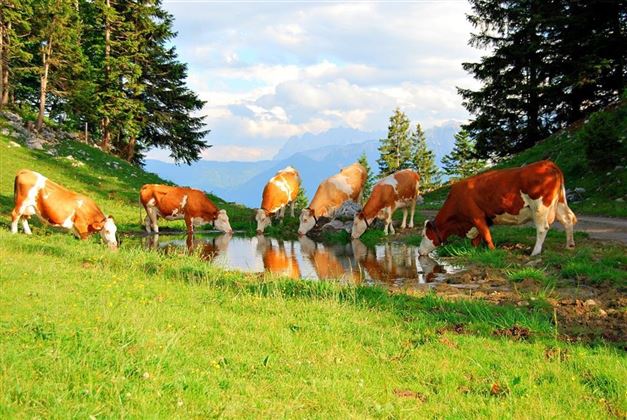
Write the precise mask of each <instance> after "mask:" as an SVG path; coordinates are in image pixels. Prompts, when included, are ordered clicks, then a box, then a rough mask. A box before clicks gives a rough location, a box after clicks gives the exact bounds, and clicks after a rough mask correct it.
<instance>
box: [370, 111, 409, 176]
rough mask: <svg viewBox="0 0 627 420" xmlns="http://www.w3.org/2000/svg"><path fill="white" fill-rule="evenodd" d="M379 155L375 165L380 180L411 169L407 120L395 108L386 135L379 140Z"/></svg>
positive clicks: (405, 116)
mask: <svg viewBox="0 0 627 420" xmlns="http://www.w3.org/2000/svg"><path fill="white" fill-rule="evenodd" d="M379 153H380V157H379V159H377V164H378V165H379V177H381V178H383V177H385V176H387V175H390V174H392V173H394V172H396V171H399V170H401V169H407V168H409V167H411V161H412V155H411V140H410V128H409V118H407V115H405V114H404V113H403V112H402V111H401V110H400V109H399V108H396V110H395V111H394V114H393V115H392V116H391V117H390V125H389V126H388V135H387V137H386V138H384V139H381V140H380V145H379Z"/></svg>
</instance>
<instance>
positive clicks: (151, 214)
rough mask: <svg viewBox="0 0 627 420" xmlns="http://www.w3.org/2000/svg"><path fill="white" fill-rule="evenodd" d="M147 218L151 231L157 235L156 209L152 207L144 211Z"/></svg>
mask: <svg viewBox="0 0 627 420" xmlns="http://www.w3.org/2000/svg"><path fill="white" fill-rule="evenodd" d="M146 212H147V213H148V216H149V217H150V222H151V223H152V231H153V232H155V233H159V225H158V224H157V220H158V218H159V216H158V215H157V209H155V208H154V207H148V208H147V209H146Z"/></svg>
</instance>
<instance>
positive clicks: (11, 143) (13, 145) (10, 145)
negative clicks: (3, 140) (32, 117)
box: [9, 140, 22, 147]
mask: <svg viewBox="0 0 627 420" xmlns="http://www.w3.org/2000/svg"><path fill="white" fill-rule="evenodd" d="M9 147H22V146H20V145H19V144H18V143H16V142H14V141H13V140H11V141H10V142H9Z"/></svg>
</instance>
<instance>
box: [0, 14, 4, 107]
mask: <svg viewBox="0 0 627 420" xmlns="http://www.w3.org/2000/svg"><path fill="white" fill-rule="evenodd" d="M2 69H4V16H3V15H2V10H0V73H1V74H0V98H2V97H3V96H4V72H3V70H2ZM3 105H4V104H3V103H2V100H1V99H0V110H2V106H3Z"/></svg>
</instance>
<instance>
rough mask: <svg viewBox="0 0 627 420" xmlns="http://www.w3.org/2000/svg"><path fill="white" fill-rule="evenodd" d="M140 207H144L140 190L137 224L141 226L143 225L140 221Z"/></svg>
mask: <svg viewBox="0 0 627 420" xmlns="http://www.w3.org/2000/svg"><path fill="white" fill-rule="evenodd" d="M142 207H144V204H143V203H142V195H141V192H140V193H139V226H140V227H141V226H142V225H143V223H142Z"/></svg>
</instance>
